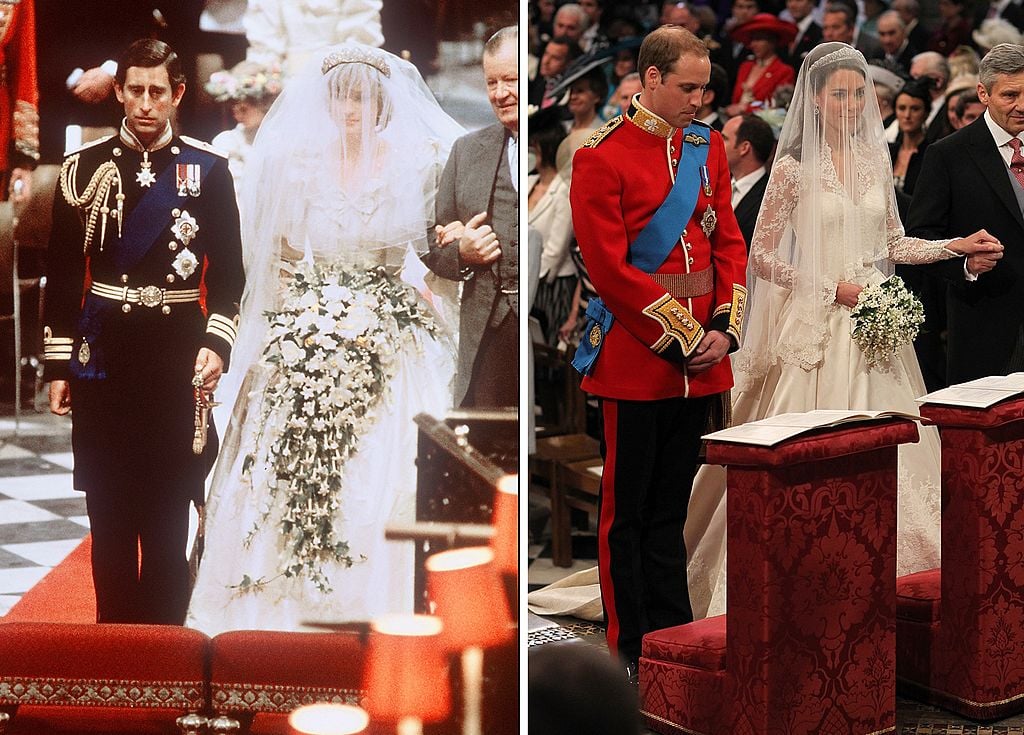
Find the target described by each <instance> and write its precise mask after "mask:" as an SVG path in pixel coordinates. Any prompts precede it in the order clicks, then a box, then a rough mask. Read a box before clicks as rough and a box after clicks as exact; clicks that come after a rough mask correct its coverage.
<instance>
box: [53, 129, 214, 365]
mask: <svg viewBox="0 0 1024 735" xmlns="http://www.w3.org/2000/svg"><path fill="white" fill-rule="evenodd" d="M216 162H217V156H216V155H215V154H213V153H209V152H208V151H204V150H200V149H198V148H192V147H191V146H185V147H183V149H182V151H181V153H179V154H178V155H177V156H175V158H174V160H173V161H171V163H170V164H169V165H168V166H167V167H166V168H165V169H164V170H163V171H162V172H161V173H160V176H158V177H157V180H156V181H155V182H154V183H153V185H152V186H151V187H150V189H149V191H147V192H146V193H145V194H143V195H142V198H141V199H139V203H138V204H137V205H135V208H134V209H133V210H132V212H131V214H129V215H128V217H127V219H126V220H125V223H124V226H123V228H122V231H121V237H120V238H119V239H116V240H115V241H114V258H113V260H114V267H115V269H117V270H118V271H119V272H121V273H128V272H130V271H131V269H132V268H134V267H135V266H136V265H138V264H139V262H140V261H141V260H142V259H143V258H144V257H145V256H146V253H148V252H149V250H150V248H151V247H153V245H154V244H155V243H156V240H157V237H159V236H160V235H161V234H162V233H163V232H164V231H165V230H166V229H167V227H168V226H169V225H170V222H171V219H172V218H173V217H174V215H173V214H172V213H171V210H172V209H174V208H175V207H180V206H181V205H183V204H184V203H186V202H187V200H188V199H189V198H191V197H182V196H181V195H179V194H178V187H177V164H192V163H197V164H199V174H200V179H199V181H200V191H201V190H202V181H203V179H205V178H206V176H207V174H209V173H210V171H211V170H213V167H214V165H215V164H216ZM117 308H120V304H118V303H117V302H116V301H114V300H112V299H105V298H102V297H100V296H96V295H95V294H94V293H92V292H89V293H86V295H85V303H84V304H83V305H82V313H81V315H80V316H79V318H78V340H76V342H75V347H74V349H73V350H72V352H71V366H70V367H71V374H72V375H73V376H74V377H76V378H79V379H80V380H101V379H103V378H106V377H107V360H106V358H107V355H106V350H105V349H104V345H103V339H102V336H103V327H104V324H105V323H106V322H107V315H108V314H110V313H111V312H112V311H114V309H117ZM82 342H87V343H88V345H89V349H88V353H87V354H88V359H87V360H86V361H85V363H83V362H81V360H80V359H79V358H80V356H81V355H82V350H81V344H82Z"/></svg>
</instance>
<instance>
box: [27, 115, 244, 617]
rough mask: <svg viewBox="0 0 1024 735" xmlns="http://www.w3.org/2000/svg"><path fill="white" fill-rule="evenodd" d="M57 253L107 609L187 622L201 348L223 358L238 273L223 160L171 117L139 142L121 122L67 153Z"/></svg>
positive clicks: (210, 446) (79, 441)
mask: <svg viewBox="0 0 1024 735" xmlns="http://www.w3.org/2000/svg"><path fill="white" fill-rule="evenodd" d="M48 259H49V267H48V273H47V278H48V286H47V290H46V308H45V315H44V324H45V328H44V351H45V358H46V367H45V370H46V377H47V379H48V380H55V379H57V380H69V381H70V388H71V409H72V416H73V419H72V447H73V450H74V457H75V468H74V484H75V488H76V489H77V490H80V491H84V492H85V494H86V504H87V507H88V512H89V520H90V524H91V530H92V536H93V547H92V548H93V550H92V554H93V557H92V560H93V578H94V581H95V585H96V598H97V618H98V621H99V622H148V623H168V624H181V623H182V622H183V621H184V619H185V610H186V608H187V606H188V596H189V576H188V565H187V557H186V550H185V545H186V532H187V523H188V505H189V502H190V501H193V500H196V501H199V502H202V499H203V484H204V480H205V476H206V472H207V470H208V469H209V466H210V463H211V461H212V458H213V455H214V454H215V452H216V446H215V445H216V441H215V438H210V439H208V441H207V445H206V447H205V449H204V450H203V451H202V452H201V453H199V454H196V453H195V452H194V451H193V434H194V427H195V399H194V395H193V387H192V377H193V370H194V366H195V359H196V355H197V353H198V352H199V350H200V348H202V347H208V348H210V349H211V350H213V351H214V352H216V353H217V354H218V355H219V356H220V357H221V359H222V360H223V361H224V365H225V369H226V368H227V365H228V358H229V355H230V351H231V346H232V343H233V342H234V339H235V335H236V330H237V320H238V303H239V300H240V298H241V294H242V287H243V285H244V276H243V272H242V256H241V240H240V235H239V221H238V209H237V207H236V204H235V195H234V190H233V187H232V183H231V175H230V173H229V172H228V166H227V160H226V159H225V158H224V157H223V156H222V155H220V154H218V153H217V152H216V151H215V150H214V149H212V148H211V147H210V146H208V145H207V144H205V143H202V142H200V141H196V140H192V139H190V138H185V137H174V136H173V135H172V133H171V129H170V126H168V128H167V130H166V131H165V133H164V134H163V135H162V136H161V137H160V138H159V139H158V140H157V141H156V143H154V144H153V145H152V146H151V148H150V149H149V150H143V148H142V146H141V144H140V143H139V141H138V139H137V138H135V136H134V135H133V134H132V133H131V131H129V130H128V129H127V127H126V125H124V124H122V126H121V132H120V134H119V135H115V136H110V137H108V138H104V139H102V140H99V141H96V142H94V143H92V144H89V145H87V146H85V147H84V148H82V149H80V150H78V151H76V152H74V153H71V154H69V155H68V156H66V158H65V160H64V163H63V166H62V168H61V173H60V179H59V183H58V190H57V192H56V196H55V197H54V205H53V228H52V234H51V237H50V243H49V252H48ZM211 434H212V432H211ZM139 549H141V562H140V561H139V559H140V557H139V551H138V550H139Z"/></svg>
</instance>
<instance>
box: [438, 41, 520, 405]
mask: <svg viewBox="0 0 1024 735" xmlns="http://www.w3.org/2000/svg"><path fill="white" fill-rule="evenodd" d="M518 43H519V34H518V31H517V29H516V27H515V26H508V27H506V28H502V29H501V30H500V31H498V32H497V33H495V34H494V35H493V36H492V37H491V38H490V40H489V41H488V42H487V44H486V45H485V47H484V56H483V67H484V77H485V79H486V81H487V97H488V99H490V101H491V107H493V108H494V113H495V115H497V117H498V122H497V123H496V124H494V125H491V126H489V127H486V128H483V129H482V130H477V131H476V132H473V133H470V134H468V135H464V136H463V137H461V138H459V139H458V140H457V141H456V142H455V145H454V146H453V148H452V152H451V155H450V156H449V158H448V163H447V164H446V165H445V167H444V173H443V174H442V176H441V184H440V186H439V187H438V191H437V204H436V221H437V222H438V223H439V224H438V227H437V228H436V239H435V241H434V243H433V244H432V245H431V247H430V251H429V252H428V253H427V254H426V255H424V257H423V261H424V263H426V265H427V267H428V268H430V269H431V270H432V271H434V273H436V274H437V275H439V276H441V277H442V278H448V279H451V280H456V281H458V280H461V281H463V288H462V304H461V307H460V310H459V315H460V322H459V365H458V373H457V374H456V376H455V396H454V402H455V405H457V406H459V405H461V406H466V407H478V408H482V407H498V406H516V405H518V403H519V222H518V220H519V193H518V192H519V184H518V176H519V171H518V169H519V152H518V151H519V89H518V85H519V67H518V59H517V51H518Z"/></svg>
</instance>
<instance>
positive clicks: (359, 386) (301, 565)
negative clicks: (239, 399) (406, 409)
mask: <svg viewBox="0 0 1024 735" xmlns="http://www.w3.org/2000/svg"><path fill="white" fill-rule="evenodd" d="M266 316H267V318H268V319H269V328H268V343H267V346H266V348H265V349H264V352H263V357H262V359H261V362H262V363H263V364H264V365H265V366H266V367H267V368H268V369H269V370H270V377H269V383H268V386H267V388H266V390H265V392H264V398H263V404H262V407H261V409H260V410H259V418H258V420H259V421H260V424H259V429H258V433H257V436H256V441H255V443H254V445H253V446H256V447H264V449H263V450H260V451H258V453H255V452H254V453H251V454H248V455H246V456H245V457H244V459H243V463H242V477H243V479H244V480H245V481H246V482H247V483H250V484H254V483H256V482H259V483H265V484H266V485H267V486H268V487H269V490H270V493H269V505H268V506H267V507H265V508H264V509H262V513H261V517H260V521H259V523H263V522H266V521H267V520H268V518H269V517H270V515H271V513H272V512H275V511H276V512H275V513H274V514H275V516H276V515H277V514H281V518H280V520H279V521H278V524H279V527H280V531H281V559H280V574H279V575H278V576H282V575H283V576H285V577H295V576H299V575H304V576H306V577H307V578H308V579H309V580H311V581H312V582H313V583H314V584H316V586H317V588H318V589H320V590H321V591H322V592H325V593H327V592H330V590H331V588H330V582H329V580H328V578H327V576H326V575H325V574H324V572H323V569H322V565H323V564H324V563H328V562H329V563H338V564H342V565H343V566H346V567H347V566H352V565H353V564H355V563H358V562H360V561H364V560H365V556H362V555H359V554H358V552H357V550H351V549H350V548H349V545H348V543H347V542H346V540H345V539H341V538H338V536H337V534H336V532H335V517H336V514H337V511H338V510H339V508H341V507H342V506H343V505H344V502H345V500H344V497H343V491H342V488H343V478H344V472H345V463H346V461H347V460H348V459H349V458H350V457H351V456H352V455H353V454H354V453H355V452H357V451H358V448H359V441H360V438H361V437H362V436H363V435H364V434H365V433H366V431H367V429H368V428H369V426H370V425H371V423H372V421H373V419H374V417H373V412H374V409H375V408H376V407H377V406H378V405H379V404H380V403H381V401H382V400H383V399H384V396H385V394H386V392H387V390H388V385H389V382H390V380H391V378H392V377H393V376H394V373H395V368H396V363H395V355H397V354H398V353H399V352H400V350H402V349H408V341H407V340H408V339H409V336H408V333H409V331H410V329H411V328H412V327H414V326H418V327H421V328H424V329H426V330H427V331H428V332H430V333H431V334H436V333H437V325H436V323H435V321H434V319H433V317H432V316H431V314H430V312H429V311H428V310H427V309H426V308H425V307H424V306H423V305H422V303H421V302H420V301H419V299H418V297H417V295H416V292H415V291H414V290H413V289H412V288H411V287H410V286H408V285H406V284H403V283H402V282H400V281H399V280H397V279H396V278H393V277H390V276H388V275H387V273H386V272H385V270H384V269H383V268H378V269H375V270H370V271H366V270H362V271H360V270H346V269H345V268H344V267H343V266H340V265H336V264H335V265H320V264H316V265H314V264H311V263H308V262H301V263H298V264H296V267H295V274H294V277H293V278H292V280H291V282H290V284H289V286H288V288H287V290H286V292H285V294H284V296H283V299H282V304H281V306H280V308H279V309H278V310H277V311H273V312H267V313H266ZM403 341H404V344H403ZM254 475H256V476H258V480H257V479H254ZM254 534H255V528H254V529H253V531H251V532H250V533H249V536H248V537H247V538H246V540H245V543H246V545H248V544H249V543H251V541H252V539H253V537H254ZM274 578H276V577H274ZM272 579H273V578H272ZM269 581H271V580H270V579H266V578H260V579H257V580H253V579H251V578H250V577H249V576H248V575H246V576H245V577H244V578H243V579H242V581H241V583H240V584H239V585H237V587H238V588H239V589H240V590H241V591H243V592H244V591H246V590H248V589H256V588H260V587H262V586H264V585H265V584H266V583H268V582H269Z"/></svg>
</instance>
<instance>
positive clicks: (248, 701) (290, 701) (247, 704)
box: [210, 682, 366, 712]
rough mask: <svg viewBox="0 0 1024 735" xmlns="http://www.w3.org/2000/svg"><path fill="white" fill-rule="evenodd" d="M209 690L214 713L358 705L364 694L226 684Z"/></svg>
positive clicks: (359, 691) (296, 687) (341, 690)
mask: <svg viewBox="0 0 1024 735" xmlns="http://www.w3.org/2000/svg"><path fill="white" fill-rule="evenodd" d="M210 689H211V691H210V694H211V697H212V701H213V708H214V710H215V711H216V712H291V711H292V710H293V709H295V708H296V707H299V706H301V705H303V704H313V703H314V702H330V703H332V704H353V705H360V704H362V699H363V696H364V695H365V694H366V693H365V692H364V691H361V690H358V689H337V688H334V687H302V686H282V685H279V684H236V683H226V682H225V683H220V682H214V683H213V684H211V685H210Z"/></svg>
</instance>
